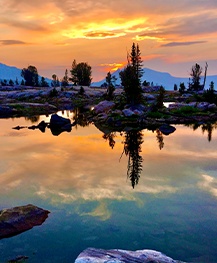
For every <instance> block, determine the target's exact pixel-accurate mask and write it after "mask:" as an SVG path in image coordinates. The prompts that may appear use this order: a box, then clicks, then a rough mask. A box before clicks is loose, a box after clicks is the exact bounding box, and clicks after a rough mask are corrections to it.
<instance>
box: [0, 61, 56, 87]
mask: <svg viewBox="0 0 217 263" xmlns="http://www.w3.org/2000/svg"><path fill="white" fill-rule="evenodd" d="M21 71H22V69H19V68H16V67H12V66H8V65H5V64H2V63H0V81H1V80H7V82H8V81H9V80H10V79H11V80H13V81H16V79H17V80H18V82H19V83H20V82H21V81H22V80H23V78H22V77H21ZM39 77H41V76H40V75H39ZM45 80H46V81H47V82H48V83H49V84H50V83H51V80H50V79H48V78H45Z"/></svg>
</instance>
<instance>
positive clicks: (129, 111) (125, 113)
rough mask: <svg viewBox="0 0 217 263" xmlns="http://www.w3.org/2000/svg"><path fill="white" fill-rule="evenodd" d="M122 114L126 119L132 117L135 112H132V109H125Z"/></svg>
mask: <svg viewBox="0 0 217 263" xmlns="http://www.w3.org/2000/svg"><path fill="white" fill-rule="evenodd" d="M122 113H123V114H124V116H126V117H130V116H132V115H134V112H133V111H132V110H130V109H124V110H122Z"/></svg>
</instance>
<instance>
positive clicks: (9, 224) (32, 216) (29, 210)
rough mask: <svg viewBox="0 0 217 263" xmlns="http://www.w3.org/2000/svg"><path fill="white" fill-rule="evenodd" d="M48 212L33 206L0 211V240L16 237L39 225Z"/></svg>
mask: <svg viewBox="0 0 217 263" xmlns="http://www.w3.org/2000/svg"><path fill="white" fill-rule="evenodd" d="M49 213H50V212H49V211H47V210H44V209H42V208H39V207H37V206H34V205H31V204H29V205H25V206H18V207H14V208H10V209H4V210H1V211H0V239H2V238H6V237H11V236H15V235H18V234H20V233H22V232H24V231H26V230H29V229H31V228H33V227H34V226H38V225H41V224H42V223H43V222H44V221H45V220H46V218H47V217H48V214H49Z"/></svg>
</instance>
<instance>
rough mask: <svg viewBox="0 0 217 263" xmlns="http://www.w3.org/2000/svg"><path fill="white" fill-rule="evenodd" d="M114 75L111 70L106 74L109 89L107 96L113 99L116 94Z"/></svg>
mask: <svg viewBox="0 0 217 263" xmlns="http://www.w3.org/2000/svg"><path fill="white" fill-rule="evenodd" d="M113 79H114V78H113V77H112V75H111V73H110V72H108V73H107V76H106V84H107V91H106V98H107V99H108V100H111V99H112V98H113V96H114V91H115V87H114V85H113V83H112V82H113Z"/></svg>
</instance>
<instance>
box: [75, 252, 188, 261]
mask: <svg viewBox="0 0 217 263" xmlns="http://www.w3.org/2000/svg"><path fill="white" fill-rule="evenodd" d="M96 262H97V263H132V262H136V263H150V262H152V263H184V262H182V261H177V260H174V259H172V258H170V257H168V256H166V255H164V254H162V253H161V252H158V251H155V250H149V249H145V250H137V251H128V250H122V249H112V250H104V249H96V248H88V249H86V250H84V251H83V252H82V253H81V254H80V255H79V256H78V257H77V259H76V260H75V263H96Z"/></svg>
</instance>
